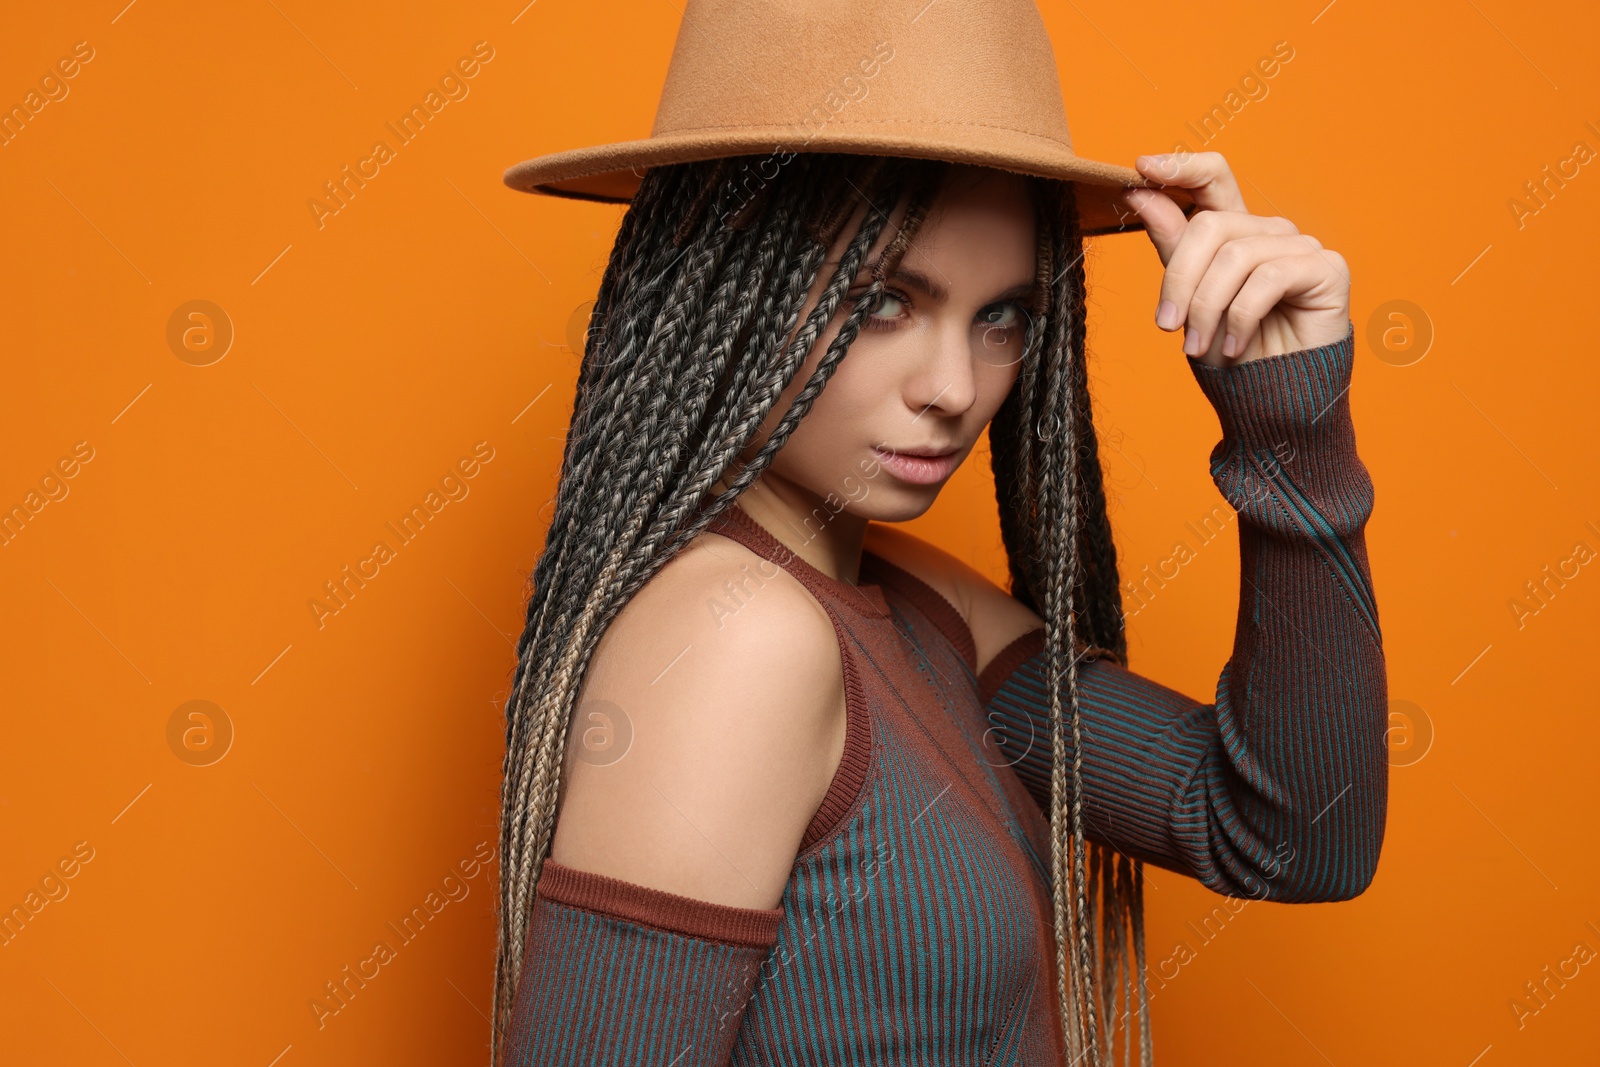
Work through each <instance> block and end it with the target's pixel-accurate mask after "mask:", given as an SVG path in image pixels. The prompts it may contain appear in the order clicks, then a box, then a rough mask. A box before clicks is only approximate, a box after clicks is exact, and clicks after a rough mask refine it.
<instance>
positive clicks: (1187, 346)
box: [1183, 329, 1200, 356]
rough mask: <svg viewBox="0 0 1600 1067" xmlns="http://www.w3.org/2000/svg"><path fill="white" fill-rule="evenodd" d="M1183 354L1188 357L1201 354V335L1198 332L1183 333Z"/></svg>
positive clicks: (1187, 330) (1188, 331)
mask: <svg viewBox="0 0 1600 1067" xmlns="http://www.w3.org/2000/svg"><path fill="white" fill-rule="evenodd" d="M1183 352H1184V355H1188V356H1198V355H1199V354H1200V334H1199V333H1198V332H1197V331H1195V330H1190V329H1185V330H1184V331H1183Z"/></svg>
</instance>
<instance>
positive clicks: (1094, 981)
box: [989, 182, 1153, 1067]
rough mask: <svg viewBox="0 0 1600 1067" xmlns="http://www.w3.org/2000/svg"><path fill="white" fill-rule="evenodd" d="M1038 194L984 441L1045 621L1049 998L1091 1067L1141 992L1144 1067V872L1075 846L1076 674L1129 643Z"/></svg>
mask: <svg viewBox="0 0 1600 1067" xmlns="http://www.w3.org/2000/svg"><path fill="white" fill-rule="evenodd" d="M1035 194H1036V196H1035V204H1036V208H1037V215H1036V218H1037V220H1038V225H1039V230H1040V254H1039V272H1038V273H1039V277H1040V279H1041V287H1042V290H1043V291H1042V292H1041V294H1040V302H1041V304H1042V307H1041V309H1040V312H1039V314H1037V315H1036V316H1034V317H1033V318H1032V319H1030V322H1029V323H1028V331H1027V333H1026V334H1025V340H1024V345H1025V354H1024V358H1023V365H1022V369H1021V372H1020V373H1019V375H1018V380H1017V383H1016V385H1015V387H1014V388H1013V390H1012V392H1011V394H1010V395H1009V396H1008V397H1007V398H1006V401H1005V402H1004V403H1003V404H1002V406H1001V408H1000V410H999V411H998V412H997V413H996V415H995V417H994V419H993V420H992V422H991V424H990V428H989V436H990V453H991V465H992V468H993V471H994V476H995V494H996V499H997V503H998V505H999V518H1000V530H1001V537H1002V540H1003V541H1004V544H1005V547H1006V555H1007V561H1008V565H1009V568H1010V572H1011V592H1012V595H1013V596H1014V597H1016V598H1017V599H1018V600H1020V601H1021V602H1023V603H1025V604H1027V605H1028V606H1029V607H1031V608H1033V609H1034V611H1036V612H1037V613H1038V614H1039V615H1040V616H1041V617H1043V618H1044V619H1045V657H1044V658H1045V683H1046V685H1045V687H1046V689H1047V690H1048V691H1049V693H1050V699H1051V708H1050V733H1051V752H1052V761H1051V762H1052V773H1051V783H1050V791H1051V805H1050V807H1051V812H1050V816H1051V819H1050V827H1051V871H1052V877H1051V883H1052V893H1053V900H1054V911H1055V933H1056V948H1057V956H1056V963H1057V997H1058V1001H1059V1003H1060V1005H1061V1014H1062V1018H1063V1023H1064V1025H1065V1028H1066V1039H1067V1046H1068V1050H1069V1057H1070V1058H1071V1060H1072V1062H1074V1063H1077V1062H1079V1061H1080V1059H1081V1060H1082V1061H1083V1062H1084V1063H1085V1064H1087V1065H1093V1067H1100V1065H1102V1064H1109V1063H1110V1062H1111V1060H1112V1056H1113V1050H1112V1039H1113V1037H1114V1035H1115V1026H1116V1021H1117V1018H1118V1015H1119V1012H1118V1011H1117V1009H1116V1001H1117V992H1118V989H1119V987H1120V988H1121V989H1122V990H1124V991H1125V993H1124V996H1123V998H1122V1001H1123V1007H1122V1009H1121V1012H1120V1018H1121V1021H1122V1023H1123V1028H1124V1050H1123V1052H1124V1058H1125V1059H1126V1058H1127V1057H1128V1056H1129V1055H1130V1053H1131V1046H1132V1041H1131V1034H1130V1033H1129V1024H1130V1020H1131V1012H1132V1011H1133V1010H1134V1009H1133V1007H1132V1000H1131V995H1130V994H1131V993H1132V991H1133V988H1134V986H1135V984H1137V990H1138V995H1139V1000H1138V1007H1137V1011H1138V1014H1139V1032H1140V1037H1139V1047H1140V1062H1141V1063H1142V1064H1145V1065H1146V1067H1148V1065H1149V1064H1151V1063H1153V1052H1152V1046H1151V1035H1150V1024H1149V1012H1148V990H1147V985H1146V972H1145V951H1144V915H1143V868H1142V865H1141V864H1140V863H1139V862H1138V861H1137V860H1133V859H1131V858H1130V857H1127V856H1124V855H1122V854H1121V853H1118V852H1116V851H1115V850H1114V849H1112V848H1110V847H1109V846H1107V845H1104V844H1101V843H1100V842H1089V841H1086V839H1085V836H1084V819H1083V796H1082V792H1083V785H1082V734H1081V719H1080V712H1079V707H1078V700H1079V692H1078V672H1077V667H1078V663H1079V661H1080V660H1081V659H1083V658H1085V657H1088V656H1105V657H1106V658H1109V659H1112V660H1114V661H1115V662H1117V663H1119V664H1121V665H1123V666H1126V664H1127V639H1126V633H1125V628H1124V619H1123V614H1122V607H1121V604H1122V601H1121V592H1120V588H1119V580H1118V575H1117V565H1116V550H1115V546H1114V543H1113V541H1112V537H1111V528H1110V522H1109V519H1108V516H1107V511H1106V501H1105V481H1104V478H1103V476H1102V473H1101V467H1100V456H1099V450H1098V446H1097V442H1096V439H1095V433H1094V422H1093V416H1092V409H1091V404H1090V399H1089V392H1088V375H1087V365H1086V360H1085V348H1086V325H1085V321H1084V294H1085V291H1086V280H1085V272H1084V268H1083V242H1082V238H1081V236H1080V235H1079V234H1078V231H1077V211H1076V202H1075V199H1074V197H1073V195H1072V187H1071V186H1064V187H1063V186H1055V185H1053V184H1052V183H1042V182H1040V183H1035ZM1068 649H1070V650H1072V654H1071V655H1070V656H1069V655H1067V654H1066V650H1068ZM1063 692H1065V694H1066V699H1065V707H1063V700H1062V693H1063ZM1068 736H1070V742H1071V750H1072V758H1071V759H1070V760H1067V759H1066V758H1065V757H1066V751H1065V749H1066V744H1067V741H1068ZM1130 934H1131V936H1129V935H1130ZM1130 942H1131V944H1130ZM1130 947H1131V948H1132V949H1133V955H1134V959H1133V961H1131V965H1130V961H1129V960H1128V958H1127V957H1128V949H1129V948H1130Z"/></svg>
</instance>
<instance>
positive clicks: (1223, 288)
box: [1157, 216, 1322, 356]
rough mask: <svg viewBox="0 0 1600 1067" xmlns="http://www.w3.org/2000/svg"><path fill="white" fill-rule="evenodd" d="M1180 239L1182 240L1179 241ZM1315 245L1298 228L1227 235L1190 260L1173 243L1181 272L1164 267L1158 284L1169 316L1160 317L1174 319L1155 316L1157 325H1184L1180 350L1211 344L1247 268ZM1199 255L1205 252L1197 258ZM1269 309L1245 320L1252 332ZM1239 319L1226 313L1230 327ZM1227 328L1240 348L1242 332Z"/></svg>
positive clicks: (1313, 248) (1314, 249) (1247, 274)
mask: <svg viewBox="0 0 1600 1067" xmlns="http://www.w3.org/2000/svg"><path fill="white" fill-rule="evenodd" d="M1245 217H1246V218H1251V217H1254V216H1245ZM1263 221H1271V220H1263ZM1185 244H1186V245H1187V244H1188V242H1187V241H1185ZM1321 248H1322V245H1321V244H1320V243H1318V242H1317V240H1316V239H1315V238H1312V237H1308V236H1306V235H1305V234H1302V233H1282V232H1271V233H1258V234H1252V235H1248V236H1244V237H1237V238H1233V239H1231V240H1228V241H1225V242H1223V243H1222V244H1221V245H1220V247H1216V248H1214V249H1212V248H1209V247H1207V246H1204V245H1202V246H1200V247H1199V248H1198V249H1197V250H1196V257H1195V259H1194V260H1190V259H1188V258H1187V254H1188V252H1189V249H1188V248H1187V247H1186V248H1182V249H1179V252H1178V256H1177V257H1174V260H1173V263H1174V265H1176V264H1177V263H1178V262H1179V260H1180V259H1182V260H1183V267H1182V270H1183V273H1182V275H1181V276H1179V277H1178V278H1176V279H1175V278H1174V268H1173V267H1168V268H1167V277H1166V280H1165V281H1164V282H1163V283H1162V287H1161V292H1162V300H1163V303H1162V304H1161V308H1162V311H1163V312H1165V313H1167V314H1168V315H1169V316H1171V318H1169V319H1168V320H1166V321H1171V319H1177V321H1176V322H1173V324H1172V325H1171V326H1170V327H1169V326H1166V325H1164V324H1163V322H1161V321H1158V322H1157V325H1161V326H1162V328H1163V329H1177V328H1178V327H1179V326H1182V327H1184V352H1185V353H1187V354H1188V355H1191V356H1193V355H1199V354H1200V353H1201V352H1205V351H1207V350H1208V349H1210V348H1211V343H1212V341H1213V340H1214V339H1217V340H1220V339H1219V338H1217V330H1218V328H1219V327H1220V326H1222V325H1223V317H1224V316H1225V315H1230V316H1231V308H1232V306H1233V304H1234V303H1235V301H1236V300H1237V299H1238V297H1239V294H1240V292H1241V290H1242V289H1243V288H1244V285H1245V282H1246V280H1247V279H1249V277H1250V276H1251V274H1252V272H1254V271H1255V270H1257V269H1258V268H1260V267H1261V266H1263V265H1264V264H1266V263H1269V262H1270V261H1272V260H1274V259H1279V258H1286V257H1291V256H1302V255H1306V254H1308V253H1314V252H1317V251H1320V250H1321ZM1200 256H1208V257H1209V258H1208V259H1205V260H1204V261H1200V259H1199V257H1200ZM1169 293H1170V294H1171V295H1170V296H1169V295H1168V294H1169ZM1167 300H1172V301H1173V303H1172V304H1171V305H1170V306H1169V305H1168V304H1167V303H1166V302H1165V301H1167ZM1174 309H1176V310H1174ZM1246 310H1248V309H1246ZM1270 310H1272V305H1268V306H1267V307H1266V308H1263V309H1261V310H1260V313H1259V314H1257V315H1256V317H1255V319H1254V320H1253V321H1252V322H1250V324H1249V325H1250V327H1251V330H1252V332H1253V330H1254V326H1255V323H1257V322H1260V320H1261V317H1262V316H1263V315H1265V314H1266V313H1267V312H1268V311H1270ZM1185 312H1187V314H1185ZM1180 316H1182V317H1180ZM1243 324H1244V321H1243V320H1241V319H1235V318H1232V317H1230V318H1229V319H1228V322H1227V325H1228V326H1230V327H1236V326H1240V325H1243ZM1228 332H1233V333H1234V334H1235V336H1236V337H1239V340H1240V341H1241V347H1240V349H1238V351H1242V350H1243V346H1242V342H1243V340H1244V338H1243V336H1242V335H1239V334H1238V333H1237V332H1236V331H1233V330H1230V331H1228ZM1219 351H1220V349H1219ZM1224 354H1225V355H1233V354H1234V353H1233V352H1227V353H1224Z"/></svg>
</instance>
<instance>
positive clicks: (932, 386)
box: [906, 322, 982, 415]
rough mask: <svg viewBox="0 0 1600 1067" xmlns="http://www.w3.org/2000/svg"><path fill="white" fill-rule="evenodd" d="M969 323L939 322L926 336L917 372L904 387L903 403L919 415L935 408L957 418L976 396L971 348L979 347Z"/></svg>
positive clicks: (978, 340) (979, 340)
mask: <svg viewBox="0 0 1600 1067" xmlns="http://www.w3.org/2000/svg"><path fill="white" fill-rule="evenodd" d="M969 326H970V324H969V323H965V322H963V323H954V322H941V323H938V324H936V325H935V326H934V328H933V329H932V330H930V331H929V332H928V335H927V337H926V339H925V342H924V346H923V350H922V352H921V359H920V361H919V366H918V368H917V372H916V373H915V375H914V376H913V377H912V380H911V381H910V382H908V383H907V396H906V400H907V402H908V403H909V404H910V405H911V406H912V407H913V408H914V409H915V410H916V411H917V412H918V413H919V414H920V413H922V412H924V411H927V410H928V409H930V408H936V409H938V410H940V411H942V412H944V413H945V414H952V415H959V414H961V413H962V412H964V411H966V410H967V408H969V407H971V406H972V402H973V400H974V399H976V396H977V387H976V383H975V382H974V380H973V370H972V362H973V359H974V358H976V356H975V354H974V352H973V350H972V346H973V345H974V344H975V343H977V344H981V343H982V341H981V339H979V338H977V335H976V332H975V331H973V330H971V329H970V328H969Z"/></svg>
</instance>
